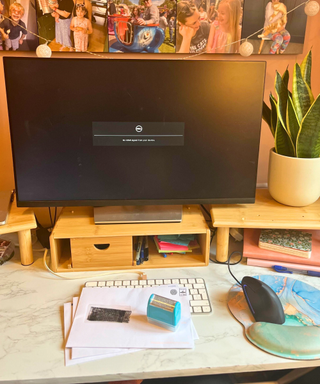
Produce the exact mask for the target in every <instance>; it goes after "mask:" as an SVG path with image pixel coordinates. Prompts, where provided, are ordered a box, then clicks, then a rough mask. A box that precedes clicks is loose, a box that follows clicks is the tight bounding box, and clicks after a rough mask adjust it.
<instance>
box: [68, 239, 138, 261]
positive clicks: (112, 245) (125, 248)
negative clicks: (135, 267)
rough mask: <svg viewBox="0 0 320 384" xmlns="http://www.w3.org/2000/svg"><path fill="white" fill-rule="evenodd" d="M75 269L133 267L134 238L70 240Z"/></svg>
mask: <svg viewBox="0 0 320 384" xmlns="http://www.w3.org/2000/svg"><path fill="white" fill-rule="evenodd" d="M70 246H71V263H72V267H73V268H90V267H93V268H94V267H102V268H106V267H114V266H118V267H120V268H121V267H125V266H127V267H128V266H132V237H131V236H118V237H97V238H75V239H70Z"/></svg>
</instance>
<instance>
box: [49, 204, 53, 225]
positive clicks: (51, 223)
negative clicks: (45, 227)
mask: <svg viewBox="0 0 320 384" xmlns="http://www.w3.org/2000/svg"><path fill="white" fill-rule="evenodd" d="M48 209H49V216H50V222H51V228H52V227H53V221H52V215H51V208H50V207H48Z"/></svg>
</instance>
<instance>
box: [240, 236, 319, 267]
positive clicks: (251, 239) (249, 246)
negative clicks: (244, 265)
mask: <svg viewBox="0 0 320 384" xmlns="http://www.w3.org/2000/svg"><path fill="white" fill-rule="evenodd" d="M304 232H309V233H311V234H312V254H311V257H310V259H305V258H302V257H298V256H292V255H286V254H282V253H279V252H274V251H271V250H269V249H262V248H259V247H258V244H259V236H260V229H251V228H245V229H244V236H243V256H244V257H248V258H251V259H263V260H272V261H277V262H286V263H295V264H303V265H313V266H318V267H319V266H320V231H316V230H312V231H311V230H305V231H304ZM274 264H276V263H274ZM278 264H279V263H278ZM281 265H282V264H281Z"/></svg>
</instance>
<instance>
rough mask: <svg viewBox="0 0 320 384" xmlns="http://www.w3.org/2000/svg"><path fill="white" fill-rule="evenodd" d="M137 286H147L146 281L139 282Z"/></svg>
mask: <svg viewBox="0 0 320 384" xmlns="http://www.w3.org/2000/svg"><path fill="white" fill-rule="evenodd" d="M139 285H147V281H146V280H139Z"/></svg>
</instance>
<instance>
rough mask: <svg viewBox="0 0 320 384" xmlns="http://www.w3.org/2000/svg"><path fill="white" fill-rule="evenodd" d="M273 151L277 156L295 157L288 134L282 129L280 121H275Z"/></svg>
mask: <svg viewBox="0 0 320 384" xmlns="http://www.w3.org/2000/svg"><path fill="white" fill-rule="evenodd" d="M274 141H275V150H276V152H277V153H279V155H283V156H290V157H294V156H295V150H294V146H293V143H292V140H291V137H290V136H289V134H288V132H287V131H286V130H285V129H284V128H283V126H282V124H281V121H280V119H279V118H278V121H277V129H276V132H275V140H274Z"/></svg>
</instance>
